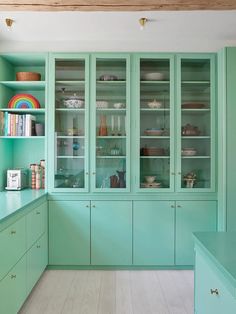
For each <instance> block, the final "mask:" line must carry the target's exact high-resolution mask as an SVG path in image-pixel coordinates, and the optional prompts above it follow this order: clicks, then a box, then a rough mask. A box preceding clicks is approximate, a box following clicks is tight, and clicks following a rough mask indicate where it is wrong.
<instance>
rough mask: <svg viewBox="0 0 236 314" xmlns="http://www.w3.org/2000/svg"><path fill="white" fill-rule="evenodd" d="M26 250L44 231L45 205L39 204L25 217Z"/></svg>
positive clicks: (45, 221)
mask: <svg viewBox="0 0 236 314" xmlns="http://www.w3.org/2000/svg"><path fill="white" fill-rule="evenodd" d="M26 226H27V249H29V248H30V247H31V246H32V245H33V244H34V243H35V241H37V239H38V238H39V237H40V236H41V235H42V234H43V233H44V232H45V231H46V226H47V204H46V203H44V204H41V205H40V206H38V207H37V208H35V209H34V210H33V211H32V212H30V213H29V214H28V215H27V216H26Z"/></svg>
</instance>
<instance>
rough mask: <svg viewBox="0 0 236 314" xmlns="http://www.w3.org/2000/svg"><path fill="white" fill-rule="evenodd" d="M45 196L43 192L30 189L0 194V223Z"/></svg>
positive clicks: (45, 193)
mask: <svg viewBox="0 0 236 314" xmlns="http://www.w3.org/2000/svg"><path fill="white" fill-rule="evenodd" d="M45 195H47V192H46V191H45V190H31V189H26V190H21V191H6V192H5V191H3V192H0V222H1V221H2V220H4V219H6V218H8V217H9V216H11V215H13V214H15V213H16V212H17V211H18V210H20V209H22V208H24V207H25V206H27V205H29V204H30V203H32V202H34V201H36V200H38V199H39V198H41V197H43V196H45Z"/></svg>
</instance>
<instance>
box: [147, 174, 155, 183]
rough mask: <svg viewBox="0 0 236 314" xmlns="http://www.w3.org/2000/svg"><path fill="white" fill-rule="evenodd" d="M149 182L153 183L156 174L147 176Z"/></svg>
mask: <svg viewBox="0 0 236 314" xmlns="http://www.w3.org/2000/svg"><path fill="white" fill-rule="evenodd" d="M145 180H146V182H147V183H153V182H154V181H155V180H156V176H145Z"/></svg>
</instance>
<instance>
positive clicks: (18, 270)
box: [0, 256, 26, 314]
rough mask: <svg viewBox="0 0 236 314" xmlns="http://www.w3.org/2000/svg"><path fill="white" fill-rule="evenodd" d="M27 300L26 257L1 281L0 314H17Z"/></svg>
mask: <svg viewBox="0 0 236 314" xmlns="http://www.w3.org/2000/svg"><path fill="white" fill-rule="evenodd" d="M25 298H26V256H23V258H22V259H21V260H20V261H19V262H18V263H17V264H16V265H15V267H14V268H12V269H11V271H10V272H9V274H8V275H7V276H6V277H5V278H4V279H3V280H2V281H0V313H1V314H16V313H18V310H19V309H20V307H21V306H22V304H23V302H24V300H25Z"/></svg>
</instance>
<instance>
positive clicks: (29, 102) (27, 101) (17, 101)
mask: <svg viewBox="0 0 236 314" xmlns="http://www.w3.org/2000/svg"><path fill="white" fill-rule="evenodd" d="M8 108H14V109H37V108H40V103H39V101H38V99H36V98H35V97H34V96H33V95H30V94H17V95H15V96H13V97H12V98H11V99H10V101H9V103H8Z"/></svg>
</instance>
